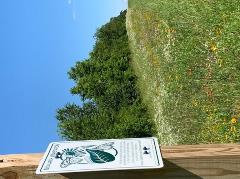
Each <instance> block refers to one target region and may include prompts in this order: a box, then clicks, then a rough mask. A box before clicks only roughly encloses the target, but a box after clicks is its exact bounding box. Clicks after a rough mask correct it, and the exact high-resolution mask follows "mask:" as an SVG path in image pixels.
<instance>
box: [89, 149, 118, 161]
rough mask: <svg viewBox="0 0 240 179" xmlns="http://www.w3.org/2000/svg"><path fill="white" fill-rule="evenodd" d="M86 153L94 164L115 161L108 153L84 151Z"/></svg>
mask: <svg viewBox="0 0 240 179" xmlns="http://www.w3.org/2000/svg"><path fill="white" fill-rule="evenodd" d="M86 151H87V152H88V153H89V154H90V158H91V160H92V162H94V163H107V162H112V161H114V160H115V157H114V156H113V155H112V154H110V153H108V152H104V151H101V150H91V149H86Z"/></svg>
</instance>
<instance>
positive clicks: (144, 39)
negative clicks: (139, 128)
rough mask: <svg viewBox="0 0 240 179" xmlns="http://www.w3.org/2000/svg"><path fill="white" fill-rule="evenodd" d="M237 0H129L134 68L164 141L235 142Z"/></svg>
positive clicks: (239, 110) (239, 63)
mask: <svg viewBox="0 0 240 179" xmlns="http://www.w3.org/2000/svg"><path fill="white" fill-rule="evenodd" d="M239 27H240V1H238V0H232V1H225V0H218V1H216V0H211V1H210V0H200V1H195V0H181V1H178V0H171V1H168V0H129V10H128V14H127V29H128V35H129V39H130V44H131V49H132V52H133V62H132V63H133V67H134V69H135V72H136V74H137V76H138V78H139V79H138V86H139V88H140V90H141V92H142V96H143V98H144V102H145V103H146V104H147V105H148V108H149V110H150V112H151V114H152V117H153V118H154V119H155V122H156V124H157V126H158V137H159V140H160V142H161V143H162V144H165V145H168V144H196V143H229V142H239V141H240V121H239V119H240V28H239Z"/></svg>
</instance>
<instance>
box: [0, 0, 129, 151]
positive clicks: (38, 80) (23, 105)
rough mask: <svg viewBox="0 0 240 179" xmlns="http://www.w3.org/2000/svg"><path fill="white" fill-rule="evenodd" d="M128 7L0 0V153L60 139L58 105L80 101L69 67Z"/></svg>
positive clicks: (91, 0)
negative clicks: (98, 32) (74, 92)
mask: <svg viewBox="0 0 240 179" xmlns="http://www.w3.org/2000/svg"><path fill="white" fill-rule="evenodd" d="M126 8H127V2H126V1H125V0H34V1H33V0H6V1H1V2H0V24H1V28H0V39H1V43H0V81H1V83H0V85H1V86H0V114H1V115H0V126H1V127H0V134H1V135H0V154H13V153H35V152H43V151H45V149H46V147H47V145H48V143H50V142H52V141H59V140H61V138H60V137H59V136H58V133H57V121H56V119H55V115H56V109H57V108H60V107H62V106H64V105H65V104H66V103H68V102H75V103H78V104H80V103H81V101H80V98H79V97H78V96H72V95H71V94H70V93H69V89H70V88H71V87H72V86H73V85H74V84H73V82H72V81H71V80H69V79H68V76H67V72H68V71H69V69H70V67H72V66H74V64H75V62H76V61H79V60H82V59H86V58H87V57H88V53H89V52H90V51H91V49H92V46H93V44H94V39H93V35H94V33H95V31H96V28H98V27H100V26H101V25H103V24H105V23H106V22H108V21H109V19H110V18H111V17H113V16H117V15H118V14H119V13H120V11H121V10H123V9H126Z"/></svg>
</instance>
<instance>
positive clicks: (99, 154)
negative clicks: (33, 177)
mask: <svg viewBox="0 0 240 179" xmlns="http://www.w3.org/2000/svg"><path fill="white" fill-rule="evenodd" d="M113 144H114V142H109V143H104V144H102V145H98V146H97V145H88V146H80V147H76V148H66V149H64V150H62V152H57V154H56V157H55V158H56V159H61V160H62V162H61V164H60V167H61V168H66V167H68V166H69V165H72V164H94V163H95V164H96V163H97V164H102V163H107V162H112V161H114V160H115V157H116V156H117V154H118V151H117V150H116V149H115V148H114V146H113Z"/></svg>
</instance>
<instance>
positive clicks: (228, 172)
mask: <svg viewBox="0 0 240 179" xmlns="http://www.w3.org/2000/svg"><path fill="white" fill-rule="evenodd" d="M161 150H162V153H163V158H164V165H165V166H164V168H161V169H154V170H128V171H108V172H105V171H104V172H87V173H72V174H64V176H63V175H57V174H56V175H55V174H52V175H36V174H35V170H36V167H37V165H38V163H39V160H40V159H41V157H42V154H26V155H25V154H20V155H0V179H43V178H44V179H45V178H46V179H64V178H84V179H90V178H97V179H101V178H103V179H110V178H114V179H119V178H124V179H125V178H127V179H129V178H135V179H141V178H144V179H146V178H149V179H150V178H151V179H159V178H161V179H162V178H163V179H178V178H182V179H201V178H203V179H240V145H239V144H211V145H179V146H169V147H162V149H161Z"/></svg>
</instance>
